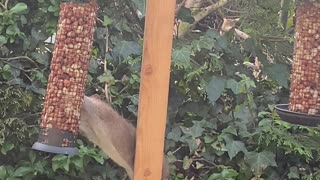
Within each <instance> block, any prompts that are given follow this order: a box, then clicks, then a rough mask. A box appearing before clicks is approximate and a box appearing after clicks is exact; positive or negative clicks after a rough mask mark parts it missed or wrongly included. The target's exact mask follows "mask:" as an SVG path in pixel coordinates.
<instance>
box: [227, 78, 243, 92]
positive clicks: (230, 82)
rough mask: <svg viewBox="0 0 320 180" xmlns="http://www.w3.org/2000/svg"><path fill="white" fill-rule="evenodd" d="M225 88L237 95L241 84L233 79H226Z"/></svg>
mask: <svg viewBox="0 0 320 180" xmlns="http://www.w3.org/2000/svg"><path fill="white" fill-rule="evenodd" d="M226 88H228V89H231V90H232V92H233V93H234V94H239V93H240V92H241V91H240V89H241V84H240V83H239V82H237V81H236V80H234V79H228V80H227V84H226Z"/></svg>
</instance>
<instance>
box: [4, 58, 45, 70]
mask: <svg viewBox="0 0 320 180" xmlns="http://www.w3.org/2000/svg"><path fill="white" fill-rule="evenodd" d="M17 59H26V60H28V61H30V62H32V63H33V64H34V65H35V66H37V68H38V69H40V67H39V66H38V64H37V63H36V62H34V60H32V59H31V58H29V57H28V56H17V57H11V58H0V60H5V61H11V60H17Z"/></svg>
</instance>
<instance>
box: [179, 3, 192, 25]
mask: <svg viewBox="0 0 320 180" xmlns="http://www.w3.org/2000/svg"><path fill="white" fill-rule="evenodd" d="M177 19H180V20H181V21H183V22H187V23H189V24H192V23H193V22H194V21H195V19H194V17H193V16H192V13H191V10H190V9H188V8H185V7H182V8H181V9H180V10H179V12H178V14H177Z"/></svg>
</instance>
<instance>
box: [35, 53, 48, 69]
mask: <svg viewBox="0 0 320 180" xmlns="http://www.w3.org/2000/svg"><path fill="white" fill-rule="evenodd" d="M31 57H32V58H34V59H35V60H36V61H37V62H38V63H40V64H42V65H44V66H45V67H48V65H49V54H48V53H38V52H33V53H31Z"/></svg>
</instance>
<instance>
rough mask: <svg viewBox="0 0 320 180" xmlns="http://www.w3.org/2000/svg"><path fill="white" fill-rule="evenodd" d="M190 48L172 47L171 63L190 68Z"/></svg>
mask: <svg viewBox="0 0 320 180" xmlns="http://www.w3.org/2000/svg"><path fill="white" fill-rule="evenodd" d="M190 56H191V49H190V48H189V47H183V48H181V49H174V50H173V52H172V63H173V65H174V66H177V67H179V68H185V69H187V68H190V67H191V64H190V61H191V58H190Z"/></svg>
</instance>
